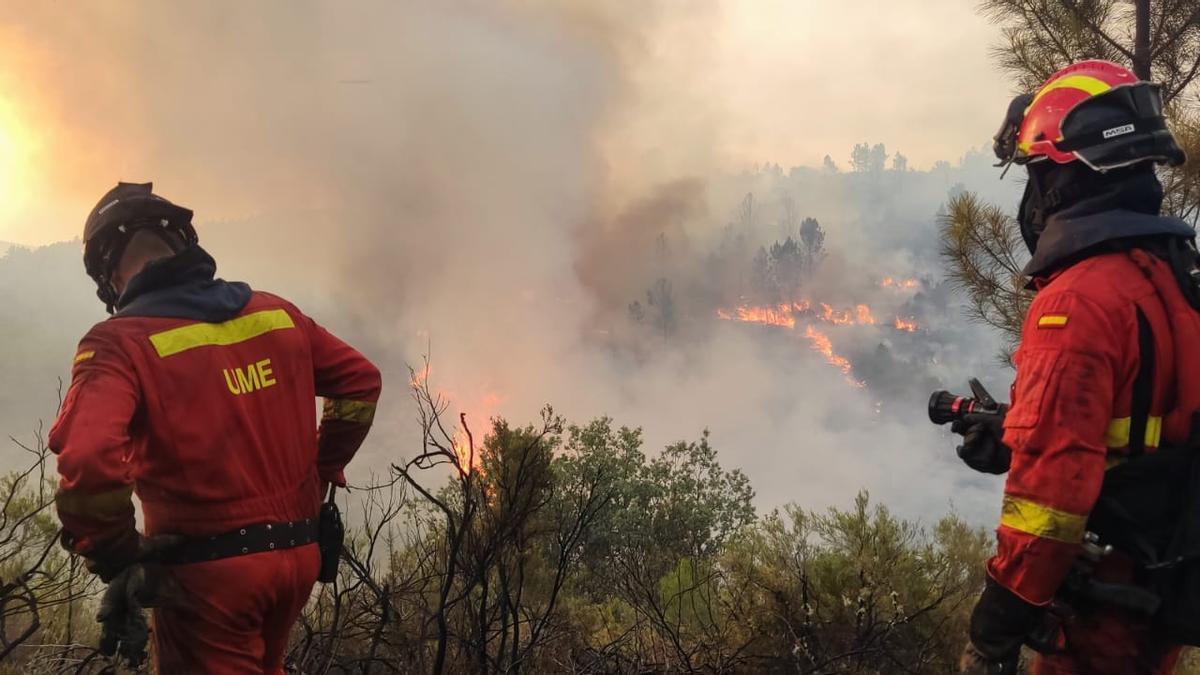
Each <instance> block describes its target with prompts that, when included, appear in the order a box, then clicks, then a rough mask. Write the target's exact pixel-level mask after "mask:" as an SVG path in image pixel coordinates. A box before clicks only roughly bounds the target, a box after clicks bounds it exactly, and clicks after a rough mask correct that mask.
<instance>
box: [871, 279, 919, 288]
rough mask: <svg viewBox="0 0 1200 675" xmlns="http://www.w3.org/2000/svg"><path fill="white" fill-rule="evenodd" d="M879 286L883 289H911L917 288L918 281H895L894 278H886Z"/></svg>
mask: <svg viewBox="0 0 1200 675" xmlns="http://www.w3.org/2000/svg"><path fill="white" fill-rule="evenodd" d="M879 285H880V286H882V287H883V288H905V289H911V288H916V287H917V285H918V284H917V280H916V279H893V278H892V277H884V278H883V280H882V281H880V282H879Z"/></svg>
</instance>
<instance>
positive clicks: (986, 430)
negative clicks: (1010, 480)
mask: <svg viewBox="0 0 1200 675" xmlns="http://www.w3.org/2000/svg"><path fill="white" fill-rule="evenodd" d="M950 431H953V432H954V433H956V434H961V435H962V437H963V442H962V445H960V446H958V448H957V452H958V456H959V458H960V459H962V461H963V462H965V463H966V464H967V466H969V467H971V468H972V469H975V470H976V471H981V472H983V473H991V474H1002V473H1006V472H1007V471H1008V466H1009V463H1010V462H1011V460H1012V450H1010V449H1009V447H1008V446H1007V445H1005V444H1004V442H1003V441H1002V440H1000V439H1001V438H1003V437H1004V415H1003V414H1000V415H980V414H969V415H965V416H963V418H962V419H960V420H955V421H954V423H953V424H952V425H950Z"/></svg>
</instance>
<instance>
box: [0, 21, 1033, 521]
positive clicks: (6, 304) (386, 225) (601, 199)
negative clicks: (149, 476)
mask: <svg viewBox="0 0 1200 675" xmlns="http://www.w3.org/2000/svg"><path fill="white" fill-rule="evenodd" d="M716 12H717V9H716V8H715V6H707V5H705V6H703V7H702V10H701V11H699V12H695V13H688V15H687V17H686V21H680V22H679V23H678V25H675V27H674V28H673V30H674V32H675V33H677V34H678V33H680V32H682V33H684V34H694V35H696V36H702V35H703V34H704V30H703V29H704V26H705V25H706V22H708V21H710V20H711V19H712V16H713V15H715V13H716ZM677 15H678V12H670V11H667V10H665V9H659V10H657V11H650V10H647V9H645V8H644V7H643V3H635V2H629V3H615V4H614V5H613V6H611V7H608V8H606V9H604V10H583V9H579V8H575V7H568V6H566V5H560V4H558V3H549V2H546V3H536V2H532V3H484V2H466V3H417V2H399V3H397V2H364V3H356V4H354V5H353V6H349V7H347V6H342V5H338V6H336V7H335V6H333V5H327V4H321V3H315V2H314V3H295V2H288V3H271V2H263V3H233V2H229V3H207V4H203V5H170V6H168V5H159V4H150V3H147V4H145V5H141V4H139V5H136V6H133V5H121V6H116V7H114V6H111V5H109V4H108V3H104V4H99V3H97V4H78V5H76V4H72V5H71V6H70V7H69V8H68V7H63V8H61V9H56V8H54V7H53V6H40V5H37V6H32V7H22V8H21V10H20V13H19V14H18V13H16V12H13V11H11V10H10V11H8V12H7V16H5V15H4V14H0V20H2V21H3V22H4V23H5V24H6V25H7V26H9V27H11V26H14V25H15V26H17V27H18V28H19V29H20V30H21V32H22V34H23V35H24V36H25V39H26V40H29V41H31V42H34V43H37V44H40V45H43V46H44V47H45V48H47V49H52V50H57V51H55V53H56V54H57V56H55V57H54V59H53V62H54V63H56V64H59V65H60V66H62V67H63V70H62V71H61V72H62V73H64V74H66V76H64V77H62V78H61V79H60V82H61V87H62V88H63V89H64V91H65V92H66V93H65V94H64V96H65V98H67V99H69V100H71V101H73V102H74V103H75V104H76V105H73V106H67V108H66V110H65V112H63V115H64V117H65V119H66V123H67V124H68V125H69V126H70V127H71V128H73V129H76V130H77V133H76V135H75V138H76V139H82V142H83V143H84V147H81V148H78V152H80V153H81V154H83V155H85V156H86V157H88V158H90V159H89V160H88V161H87V162H90V163H87V162H85V163H84V166H85V168H86V169H87V171H86V172H85V173H86V176H87V177H86V179H80V180H81V182H85V183H87V187H88V190H87V191H88V192H89V193H90V194H91V195H92V196H89V198H88V199H87V200H84V201H83V203H77V204H76V212H77V213H78V216H79V220H82V215H83V214H84V213H85V212H86V210H87V208H88V207H89V206H90V199H93V198H95V197H98V196H99V194H101V193H102V192H103V190H104V189H106V188H107V187H110V185H111V183H113V182H115V181H116V180H117V179H123V180H149V179H153V180H155V181H156V185H157V187H158V189H159V191H160V192H162V193H163V194H165V195H166V196H168V197H170V198H172V199H175V200H177V201H179V202H180V203H183V204H186V205H188V206H191V207H193V208H194V209H196V211H197V221H198V224H199V227H200V229H201V237H202V240H203V241H204V243H205V245H206V247H207V248H208V249H209V250H210V251H211V252H212V253H213V254H214V255H215V256H216V257H217V259H218V260H219V262H220V263H221V273H222V275H223V276H226V277H227V278H238V279H245V280H247V281H250V282H251V283H252V284H253V285H255V286H256V287H260V288H263V289H265V290H272V291H275V292H279V293H281V294H283V295H285V296H288V297H290V298H292V299H293V300H295V301H296V302H297V303H299V304H300V305H301V306H302V307H303V308H305V309H306V310H308V311H309V312H310V313H311V314H313V315H314V316H315V317H316V318H317V319H318V320H320V321H322V322H323V323H325V324H326V325H328V326H329V327H330V328H331V329H333V330H334V331H335V332H337V333H339V334H341V335H343V336H344V337H346V338H347V339H350V340H351V341H353V342H355V343H356V344H359V345H361V346H362V348H363V349H364V351H366V352H368V354H369V355H370V356H371V357H372V358H374V359H375V360H376V361H377V362H379V363H380V364H381V366H382V367H383V369H384V372H385V378H386V387H387V390H386V393H385V398H384V401H383V403H382V407H381V413H380V418H379V420H380V421H379V425H378V426H379V429H378V432H377V433H376V434H375V435H374V436H373V438H372V439H371V441H370V442H369V444H368V447H367V448H365V449H364V452H363V459H361V460H360V461H358V462H356V464H355V465H353V467H352V469H353V471H352V478H357V479H360V480H361V479H363V478H365V476H366V475H367V474H368V473H369V471H370V470H372V469H374V470H380V469H382V467H384V466H385V465H386V463H387V462H389V461H395V460H398V459H400V458H402V457H405V456H408V455H410V454H411V453H412V452H413V451H414V450H415V449H416V442H417V440H418V438H417V436H416V434H415V429H414V428H413V425H412V423H411V419H412V415H413V407H412V404H411V402H410V400H409V399H408V396H407V393H406V389H405V387H406V383H407V380H408V373H407V365H408V364H416V363H419V362H420V360H421V358H422V356H423V355H424V354H425V353H426V352H427V351H431V356H432V360H433V373H432V377H431V382H433V384H434V385H435V387H437V388H440V389H441V390H443V391H444V392H445V393H446V394H447V395H448V396H449V397H450V398H451V399H452V400H453V401H454V403H455V406H456V409H460V408H461V409H462V410H464V411H466V412H468V413H469V415H470V416H471V417H470V419H471V420H472V421H473V424H474V425H475V428H476V429H477V430H478V428H480V427H482V426H484V425H485V419H484V418H486V416H488V415H493V414H500V415H504V416H506V417H509V418H510V419H513V420H515V421H518V422H520V421H525V420H529V419H532V418H533V416H534V415H535V414H536V412H537V410H538V408H540V406H541V405H542V404H544V403H547V402H549V403H552V404H553V405H554V406H555V407H556V409H558V410H559V411H560V412H562V413H564V414H566V415H567V416H568V417H570V418H571V419H575V420H579V421H583V420H585V419H588V418H591V417H595V416H598V415H609V416H612V417H614V418H615V419H616V421H617V422H618V423H621V424H628V425H631V426H643V427H645V429H646V432H647V439H648V442H649V444H650V446H651V447H655V446H661V445H663V444H665V443H667V442H670V441H674V440H678V439H681V438H695V437H697V436H698V435H699V434H700V432H701V431H702V430H703V429H705V428H708V429H710V430H711V431H712V434H713V442H714V444H715V445H716V447H718V449H719V450H720V451H721V453H722V458H723V460H724V461H725V462H726V463H727V464H729V465H736V466H740V467H742V468H744V469H745V470H746V472H747V473H748V474H749V475H750V477H751V479H752V481H753V483H754V485H755V487H756V488H757V490H758V492H759V499H760V505H761V506H764V507H770V506H774V505H778V504H781V503H783V502H786V501H798V502H800V503H803V504H805V505H808V506H814V505H825V504H831V503H844V502H845V501H847V500H848V499H850V498H851V496H852V495H853V493H854V491H856V490H857V489H859V488H860V487H866V488H869V489H871V490H872V492H873V493H874V494H876V495H877V496H878V497H880V498H881V499H883V500H885V501H887V502H889V503H892V504H894V505H895V506H896V507H897V508H898V509H899V510H900V511H901V512H903V513H906V514H910V515H933V514H935V513H939V512H941V511H944V510H945V508H946V507H947V505H948V504H950V503H951V502H952V503H953V504H954V505H955V506H956V507H957V508H959V509H960V510H962V511H963V512H965V513H967V514H969V515H971V516H972V517H977V518H979V519H980V520H981V521H984V520H987V519H989V518H990V517H991V516H990V515H989V514H990V513H991V512H992V511H994V508H995V507H994V504H995V499H994V493H995V491H996V490H997V489H998V484H997V483H995V482H994V481H984V480H979V479H975V478H973V477H971V476H970V475H969V473H968V472H967V470H966V469H965V468H963V467H961V466H960V465H958V464H957V460H954V459H953V457H952V451H951V446H952V443H951V440H950V438H949V437H948V436H947V435H946V434H944V433H943V432H941V431H939V430H937V429H934V428H933V427H932V426H931V425H929V423H928V421H927V420H926V419H925V413H924V406H925V397H926V396H927V395H928V389H929V388H931V387H932V386H935V385H943V386H951V387H954V388H962V387H963V386H964V385H965V378H966V376H967V375H968V374H976V373H977V374H980V375H982V376H984V378H985V380H988V381H989V382H990V383H993V389H994V390H999V391H1003V389H1004V387H1005V385H1006V384H1007V382H1006V378H1007V377H1008V374H1007V373H1006V372H1005V371H1004V370H1003V369H1001V368H999V367H998V366H997V365H996V363H995V361H994V360H993V356H994V354H995V350H996V347H997V345H996V343H995V340H994V339H993V338H992V337H991V336H990V335H989V334H988V333H987V332H986V331H984V330H982V329H979V328H978V327H973V326H970V325H965V324H964V322H963V319H962V318H961V315H960V313H959V308H958V306H957V301H956V300H954V299H953V297H952V296H951V295H950V294H949V293H948V290H947V289H946V288H945V287H944V285H942V283H941V282H942V276H943V275H942V272H941V270H940V268H939V263H938V261H937V258H936V254H935V248H936V243H935V230H934V222H935V216H936V211H937V209H938V207H939V205H940V204H941V203H943V202H944V201H945V199H946V195H947V194H948V192H949V191H950V190H951V189H953V188H955V186H956V185H958V184H960V183H961V184H963V185H965V186H966V187H968V188H970V189H977V190H982V191H983V192H984V193H985V196H991V197H993V198H996V199H1001V200H1009V201H1011V200H1013V199H1014V195H1013V194H1012V185H1011V184H1008V185H1005V184H1001V183H999V182H998V181H996V180H995V174H994V173H993V172H992V171H991V169H990V167H989V166H988V162H987V161H986V159H985V158H983V157H981V156H980V155H979V154H978V153H970V154H967V156H966V158H965V159H963V160H962V161H961V162H958V163H956V164H955V165H954V166H951V165H948V164H947V165H941V166H938V167H936V168H934V169H932V170H929V171H909V172H892V171H885V172H874V173H862V174H846V173H838V174H833V173H829V172H823V171H821V170H818V169H803V168H800V169H796V170H792V171H783V170H777V168H776V167H774V166H763V167H758V168H755V169H754V170H746V171H732V170H730V169H728V168H726V167H723V166H721V162H720V161H719V157H720V156H721V153H720V152H718V151H717V150H718V149H719V146H720V143H721V140H720V138H721V128H722V127H721V124H720V113H719V106H717V105H716V104H714V105H713V107H712V108H711V109H708V108H706V107H705V103H704V101H692V102H691V103H694V104H695V109H694V114H691V115H689V116H688V117H687V118H686V119H680V120H679V122H678V124H676V125H670V124H667V125H662V126H661V127H659V128H662V129H666V130H668V131H666V132H664V133H663V135H662V137H661V139H658V142H657V143H655V144H653V145H646V144H645V142H644V141H645V134H644V133H633V131H630V130H634V131H636V130H638V129H640V127H639V126H638V125H637V124H634V123H632V122H631V120H635V121H636V120H644V119H651V118H653V117H654V116H655V115H659V114H661V113H662V111H663V110H671V111H676V110H679V109H680V107H681V103H680V101H678V100H672V101H671V105H669V106H661V107H657V106H658V104H659V103H661V102H662V101H663V100H664V99H668V98H670V90H662V89H659V88H658V87H660V86H661V85H663V84H664V83H663V82H661V81H654V80H653V78H648V77H647V76H646V74H645V72H643V71H642V70H640V67H641V64H643V63H645V62H646V61H647V59H648V58H649V56H648V55H649V54H651V53H653V51H654V49H655V45H654V43H653V39H652V36H654V35H655V29H656V27H658V26H661V25H663V24H670V23H671V22H675V21H679V20H680V18H681V17H680V16H677ZM672 25H674V24H672ZM699 65H701V66H702V65H703V64H699ZM696 77H702V74H697V75H696ZM984 126H990V120H989V121H988V124H987V125H984ZM625 131H630V135H629V136H626V135H624V134H623V132H625ZM631 138H636V139H637V142H634V141H632V140H631ZM884 140H886V139H884ZM829 151H830V152H831V154H834V156H835V158H838V161H839V163H842V164H845V161H844V160H843V159H841V157H843V156H845V155H848V153H849V149H848V148H829ZM763 159H771V158H763ZM81 161H83V160H81ZM80 171H83V169H80ZM750 192H752V193H754V194H755V196H756V200H757V202H758V203H759V204H760V205H761V215H760V216H759V218H760V220H758V221H757V222H756V223H754V224H751V225H750V226H748V227H745V228H744V231H731V230H730V227H732V226H731V225H730V223H731V221H732V220H733V219H734V216H733V214H734V211H735V209H736V208H737V205H738V204H739V203H740V202H741V200H742V199H743V197H744V195H745V194H746V193H750ZM784 195H788V196H790V197H791V199H792V200H794V202H795V204H796V205H797V208H798V209H799V210H800V212H801V215H802V216H811V217H814V218H817V219H818V220H819V221H820V223H821V224H822V226H823V227H824V228H825V230H826V231H827V241H826V246H827V248H828V249H829V250H830V256H829V258H828V259H827V260H826V261H825V262H824V263H823V265H822V267H821V271H820V273H819V274H818V275H817V277H815V278H814V279H812V280H810V282H809V285H808V286H807V287H806V292H809V293H811V294H812V295H813V296H814V298H817V299H823V300H825V301H827V302H830V303H833V304H840V305H845V304H853V303H857V302H864V303H869V304H871V306H872V308H873V309H876V312H877V313H879V312H883V313H882V314H880V315H879V316H878V317H877V318H879V319H880V320H881V322H882V323H884V324H885V325H882V326H877V327H845V328H837V329H833V328H830V329H829V330H828V333H829V335H830V338H831V340H832V341H833V345H834V348H835V349H836V350H837V351H838V352H839V353H842V354H844V355H846V356H848V357H850V358H851V359H852V360H853V361H854V362H855V363H856V367H857V370H856V372H855V374H856V376H857V377H859V378H861V379H863V380H866V381H867V382H868V386H867V387H866V388H861V389H860V388H856V387H852V386H849V385H848V384H847V382H846V381H845V378H844V376H843V375H842V373H841V372H839V371H838V370H836V369H835V368H833V367H831V366H830V365H829V364H827V363H825V361H824V360H823V359H822V358H821V357H820V356H819V355H817V354H816V353H814V352H813V351H812V350H811V348H810V347H809V344H808V342H807V341H805V340H804V339H803V338H802V337H801V336H800V335H796V334H787V333H784V332H781V331H772V330H770V329H768V328H760V327H755V326H748V325H740V324H733V323H728V322H721V321H719V320H717V319H716V317H715V312H714V311H713V310H714V309H715V306H717V305H719V304H722V303H724V302H726V301H728V300H729V299H730V298H728V297H724V296H723V291H726V292H734V291H730V290H729V289H732V288H733V287H734V286H735V281H734V279H733V278H732V277H730V276H728V275H730V274H734V272H735V271H736V270H734V271H730V270H729V269H723V268H719V267H718V266H717V265H716V263H714V257H713V256H714V252H717V251H719V250H721V246H722V245H723V242H724V241H726V240H727V238H728V237H730V236H733V237H737V236H742V237H743V238H744V241H743V245H744V246H746V247H747V250H748V251H749V254H750V255H753V253H754V252H755V250H756V249H757V248H758V246H760V245H769V244H770V243H771V242H773V241H774V240H775V239H777V238H778V237H779V235H780V231H779V230H778V228H777V227H776V224H777V221H778V220H779V218H780V216H779V208H780V206H779V205H780V204H781V203H782V199H783V196H784ZM735 229H736V228H735ZM78 255H79V249H78V244H64V245H60V246H55V247H49V248H46V249H41V250H38V251H35V252H32V253H31V252H26V251H21V250H15V251H13V252H10V253H9V254H8V255H7V256H6V257H4V258H0V317H2V318H3V319H4V333H3V337H4V340H5V344H6V345H14V346H15V347H10V348H9V354H10V355H11V356H6V357H5V358H4V359H3V360H0V377H2V378H3V380H4V381H5V382H6V383H11V384H9V385H8V386H7V388H6V391H5V392H4V393H3V398H0V406H2V413H0V423H3V425H4V427H3V431H4V432H5V433H12V434H14V435H23V434H28V432H29V431H30V429H31V427H32V426H33V425H34V423H35V422H34V420H36V419H37V418H39V417H41V418H44V419H47V420H48V419H49V418H51V417H52V416H53V406H54V398H55V396H54V393H55V389H56V378H58V377H64V378H65V377H66V374H67V370H68V368H67V366H68V364H69V360H70V357H71V354H72V353H73V344H74V341H75V340H76V339H77V337H78V336H79V335H81V334H82V332H83V331H84V330H86V328H87V326H88V325H90V323H91V322H93V321H96V320H99V319H100V318H102V314H101V312H100V308H99V306H98V305H96V304H94V303H93V301H91V300H90V298H91V295H90V294H91V290H90V288H89V287H88V285H87V280H86V279H85V278H83V277H82V271H81V270H80V269H79V266H78ZM745 269H749V266H748V264H747V265H746V267H745ZM885 276H893V277H897V278H915V279H919V280H920V282H921V284H920V287H919V289H915V290H913V291H908V292H898V291H895V290H893V289H883V288H880V287H879V284H878V282H879V280H880V279H881V278H883V277H885ZM659 279H667V280H668V281H669V282H670V284H671V288H672V289H673V291H672V292H673V297H674V298H675V299H676V302H677V303H678V309H677V312H678V321H677V325H676V327H675V329H674V330H673V331H671V332H669V333H668V334H664V335H658V334H655V333H653V332H648V331H646V330H645V328H644V327H643V326H639V325H634V324H633V323H631V321H630V319H629V316H628V311H627V308H628V305H629V303H631V302H633V301H635V300H639V299H641V298H643V297H644V293H645V291H646V289H647V288H650V287H652V286H653V285H654V284H655V283H656V282H657V281H658V280H659ZM901 314H903V315H905V316H912V317H914V318H917V319H918V320H919V321H921V322H922V325H923V327H924V330H923V331H922V332H919V333H913V334H909V333H900V332H897V331H894V330H891V331H890V330H888V328H887V326H886V323H887V322H890V321H891V319H892V318H893V317H894V316H899V315H901Z"/></svg>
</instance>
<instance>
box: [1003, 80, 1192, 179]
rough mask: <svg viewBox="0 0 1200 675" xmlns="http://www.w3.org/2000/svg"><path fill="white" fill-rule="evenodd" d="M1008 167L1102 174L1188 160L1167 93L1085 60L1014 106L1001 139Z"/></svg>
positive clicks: (1020, 97)
mask: <svg viewBox="0 0 1200 675" xmlns="http://www.w3.org/2000/svg"><path fill="white" fill-rule="evenodd" d="M995 141H996V146H995V150H996V155H997V156H998V157H999V158H1000V159H1001V161H1003V162H1005V163H1008V162H1017V163H1020V164H1024V163H1027V162H1033V161H1041V160H1045V159H1050V160H1052V161H1054V162H1057V163H1059V164H1066V163H1068V162H1073V161H1075V160H1079V161H1081V162H1083V163H1084V164H1086V165H1088V166H1089V167H1090V168H1092V169H1095V170H1097V171H1107V170H1109V169H1116V168H1119V167H1122V166H1129V165H1130V164H1136V163H1138V162H1142V161H1145V160H1152V161H1155V162H1161V163H1166V164H1171V165H1178V164H1182V163H1183V162H1184V159H1185V157H1184V153H1183V150H1182V149H1181V148H1180V147H1179V145H1178V144H1177V143H1176V142H1175V138H1174V137H1173V136H1172V135H1171V132H1170V130H1169V129H1167V124H1166V119H1165V118H1164V116H1163V103H1162V94H1161V93H1160V92H1159V87H1158V85H1156V84H1152V83H1149V82H1142V81H1140V80H1138V78H1137V76H1136V75H1134V74H1133V73H1132V72H1131V71H1130V70H1129V69H1127V68H1124V67H1122V66H1119V65H1117V64H1115V63H1112V62H1109V61H1098V60H1093V61H1081V62H1079V63H1076V64H1073V65H1070V66H1067V67H1066V68H1063V69H1062V70H1060V71H1058V72H1057V73H1055V74H1053V75H1051V76H1050V78H1049V79H1047V80H1046V81H1045V82H1043V83H1042V86H1041V87H1039V88H1038V90H1037V92H1035V93H1033V94H1025V95H1022V96H1018V97H1017V98H1015V99H1013V102H1012V103H1011V104H1010V105H1009V110H1008V115H1007V117H1006V119H1005V121H1004V125H1003V126H1001V128H1000V131H999V132H998V133H997V134H996V138H995Z"/></svg>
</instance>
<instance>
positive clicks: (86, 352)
mask: <svg viewBox="0 0 1200 675" xmlns="http://www.w3.org/2000/svg"><path fill="white" fill-rule="evenodd" d="M139 401H140V394H139V388H138V386H137V381H136V378H135V376H134V373H133V369H132V364H131V363H130V362H129V359H128V357H127V356H126V355H125V353H124V352H123V350H122V349H121V347H120V345H119V343H118V342H117V340H116V339H115V338H108V337H105V336H103V335H102V334H98V333H97V331H95V330H93V331H92V333H89V334H88V336H87V337H85V338H84V339H83V340H82V341H81V342H80V345H79V350H78V352H77V353H76V356H75V363H74V366H73V368H72V372H71V386H70V387H69V388H68V390H67V395H66V398H65V399H64V400H63V405H62V409H61V410H60V411H59V414H58V419H57V420H56V421H55V422H54V426H53V427H52V428H51V429H50V436H49V442H48V445H49V447H50V450H51V451H52V452H54V453H55V454H56V455H58V473H59V478H60V480H59V489H58V492H57V494H56V496H55V505H56V506H57V509H58V516H59V519H60V520H61V522H62V525H63V545H64V546H66V547H67V548H68V549H70V550H72V551H75V552H76V553H79V554H80V555H83V556H84V557H86V558H87V559H88V560H89V561H90V562H91V563H92V567H93V569H94V571H97V572H98V573H100V574H101V576H111V575H110V574H106V572H105V571H104V570H106V569H110V568H111V569H118V570H119V569H120V568H122V567H124V566H125V565H126V564H128V563H129V562H131V561H132V559H133V558H134V556H135V555H136V553H137V546H138V533H137V530H136V529H135V524H134V510H133V503H132V501H131V495H132V493H133V477H132V475H131V473H130V464H129V459H130V457H129V453H130V435H129V425H130V422H131V421H132V419H133V417H134V414H135V412H136V410H137V408H138V405H139Z"/></svg>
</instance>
